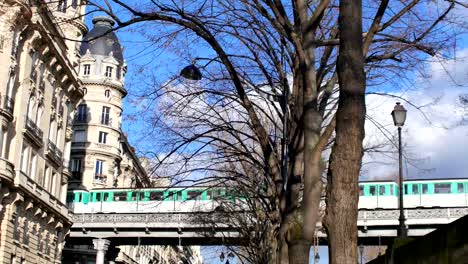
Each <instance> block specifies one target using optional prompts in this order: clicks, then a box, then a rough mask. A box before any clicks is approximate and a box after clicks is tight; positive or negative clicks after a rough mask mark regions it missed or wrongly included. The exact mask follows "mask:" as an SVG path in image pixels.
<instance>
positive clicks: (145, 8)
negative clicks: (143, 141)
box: [88, 0, 457, 263]
mask: <svg viewBox="0 0 468 264" xmlns="http://www.w3.org/2000/svg"><path fill="white" fill-rule="evenodd" d="M337 3H338V1H330V0H321V1H303V0H294V1H276V0H249V1H247V0H218V1H214V0H213V1H189V2H187V1H182V2H180V3H179V2H177V1H173V2H165V1H157V0H151V1H138V2H135V3H129V2H127V1H120V0H110V1H107V0H104V1H97V0H90V1H89V2H88V5H89V6H90V10H89V12H96V11H99V12H103V13H105V14H107V15H109V16H111V17H112V18H113V19H114V20H115V21H116V22H117V26H116V28H115V29H114V30H116V29H120V28H124V27H128V26H135V25H137V24H140V25H144V32H142V34H144V35H146V36H148V37H150V38H151V39H152V40H154V41H155V42H157V43H160V44H161V43H164V44H161V45H171V44H173V43H175V44H177V43H178V42H177V39H190V40H192V41H194V42H195V43H197V44H200V45H203V46H204V47H206V49H207V50H209V52H207V53H208V54H209V57H208V58H207V61H206V64H205V65H203V66H202V70H203V74H204V76H205V79H204V80H203V82H202V83H201V84H199V85H195V86H197V89H196V90H194V91H189V93H188V94H189V95H197V96H195V97H191V96H186V95H184V94H179V97H178V98H176V99H177V100H187V99H188V98H199V96H198V95H204V96H205V97H204V98H203V100H202V101H203V102H205V103H206V109H213V108H218V107H222V108H224V109H227V108H229V107H232V108H233V109H236V113H237V116H236V117H235V118H234V117H232V116H229V115H227V116H224V115H220V114H216V113H222V111H207V110H206V109H205V110H204V111H200V110H199V109H191V110H195V111H194V112H193V113H192V116H193V118H192V119H190V118H188V119H187V117H184V118H185V120H184V119H181V120H178V121H177V122H173V121H170V122H168V121H167V120H163V119H161V118H159V117H158V116H155V117H154V118H153V121H154V123H153V124H158V125H159V127H160V128H163V129H161V130H158V132H160V131H164V132H166V133H167V134H166V135H165V136H166V137H167V143H168V146H172V147H170V148H168V149H166V150H167V151H166V152H167V153H166V155H165V156H164V158H162V160H163V161H171V158H169V157H177V158H176V159H172V162H174V160H176V161H177V162H180V161H183V166H180V167H179V170H178V171H177V174H179V175H184V177H185V178H184V180H187V178H186V177H187V176H189V175H190V176H191V177H193V175H194V173H195V172H204V173H206V172H216V173H219V174H220V172H226V173H225V174H223V175H224V176H226V175H228V176H229V177H232V175H235V174H242V175H244V176H246V177H247V178H248V177H252V175H250V174H247V173H246V174H244V173H243V172H242V171H241V170H238V169H233V168H238V167H237V166H240V165H234V167H232V166H227V164H232V163H235V164H242V163H247V164H249V165H251V166H252V167H254V168H256V169H257V170H258V171H259V172H260V173H261V175H260V178H261V179H262V181H263V182H266V183H267V184H265V187H266V188H267V192H268V193H269V194H271V195H272V197H273V199H270V202H271V205H270V206H272V208H275V210H273V212H276V213H275V214H272V216H273V218H272V221H273V223H277V224H278V226H279V230H277V232H276V233H275V235H276V238H277V239H276V241H277V244H276V245H274V246H273V247H274V248H276V251H277V254H274V256H272V257H271V258H270V261H271V262H277V263H288V262H291V263H308V262H309V249H310V246H311V244H312V241H313V238H314V234H315V229H316V223H317V222H318V221H319V214H318V212H319V210H318V209H319V204H320V197H321V193H322V181H321V178H322V176H323V174H324V170H325V169H326V165H325V164H324V162H323V160H322V152H323V150H324V148H325V147H326V146H327V145H328V144H329V142H330V138H331V137H332V135H333V133H336V139H335V141H334V144H335V146H334V149H333V150H332V154H331V159H330V160H331V163H330V164H329V170H328V182H327V186H328V187H327V190H328V191H327V196H328V206H329V208H328V209H329V210H328V215H327V216H326V225H327V230H328V236H329V237H330V252H331V263H352V262H354V261H355V260H356V257H357V255H356V250H355V248H356V246H355V245H356V237H357V229H356V224H355V223H356V221H355V220H356V219H355V218H356V217H357V198H358V195H357V193H358V192H357V182H358V176H359V170H360V165H361V158H362V138H363V136H364V131H363V123H364V117H365V107H364V92H365V91H366V88H365V86H364V84H367V85H368V87H369V86H370V85H376V84H378V83H379V82H382V81H386V80H392V79H395V77H396V76H397V77H404V76H403V74H404V72H405V71H407V70H408V69H411V68H417V67H418V66H420V65H421V63H420V62H421V61H423V60H424V58H425V57H426V56H428V55H429V56H432V55H434V54H436V53H441V52H443V51H444V48H446V47H448V46H449V45H447V43H450V41H451V38H450V33H449V32H451V31H450V30H447V26H449V24H448V23H449V22H451V19H452V17H450V12H451V11H452V10H453V9H454V7H455V5H456V4H457V2H455V1H445V2H438V1H436V2H434V1H420V0H412V1H409V2H399V1H391V2H390V1H388V0H382V1H365V2H364V5H363V6H361V2H360V1H351V0H350V1H344V0H343V1H340V2H339V5H337ZM361 24H362V25H363V29H361V26H360V25H361ZM148 29H150V30H148ZM152 33H154V34H158V35H153V34H152ZM200 61H201V60H200ZM363 67H365V69H363ZM364 70H365V71H364ZM364 72H366V75H367V81H365V79H364V76H363V73H364ZM288 78H289V79H291V82H290V81H289V80H288ZM166 85H167V83H164V85H163V86H166ZM185 86H187V85H185ZM188 86H190V85H188ZM179 87H182V86H179ZM265 87H268V89H265ZM262 91H266V93H267V94H268V95H270V96H272V97H276V98H280V101H282V102H283V103H281V104H274V103H273V104H267V105H268V106H269V107H270V108H269V109H271V112H269V111H267V112H265V107H264V105H259V104H258V103H257V102H256V101H255V100H253V99H252V96H251V94H252V93H256V94H260V93H262ZM335 91H339V99H338V104H337V103H336V95H334V92H335ZM171 93H173V94H176V93H177V92H176V91H173V90H172V92H171ZM162 94H167V90H166V89H164V88H162V89H160V90H159V91H157V92H155V93H152V94H151V95H152V96H153V97H152V99H153V100H154V101H152V102H154V103H155V104H164V103H165V101H164V100H160V99H161V98H162V97H161V95H162ZM180 95H183V96H180ZM197 100H198V99H197ZM190 103H191V102H190V101H188V102H187V103H184V104H178V105H177V106H178V107H181V109H175V108H174V107H172V109H171V111H173V112H172V113H180V110H185V109H186V108H187V107H189V106H190ZM184 107H185V109H184ZM167 109H170V108H167ZM167 113H168V114H170V113H171V112H167ZM271 113H273V114H271ZM207 116H208V117H210V118H207ZM174 117H175V118H178V116H174ZM179 117H180V116H179ZM228 117H229V118H228ZM215 120H218V121H215ZM219 120H221V121H222V122H219ZM282 120H285V122H283V121H282ZM234 124H235V125H234ZM285 127H287V128H288V129H287V131H285V130H283V128H285ZM335 127H336V129H335ZM277 131H279V132H278V133H274V132H277ZM284 132H287V133H284ZM278 136H279V137H278ZM226 137H228V140H226ZM281 137H284V140H285V141H286V144H284V145H285V146H286V147H285V148H284V149H285V150H287V151H284V152H285V153H287V155H282V151H281V144H279V141H278V138H281ZM239 172H241V173H239ZM216 173H215V174H212V175H214V176H212V177H216ZM207 178H209V176H207V177H199V178H192V179H190V180H193V181H199V182H204V181H206V180H207ZM338 219H342V221H338Z"/></svg>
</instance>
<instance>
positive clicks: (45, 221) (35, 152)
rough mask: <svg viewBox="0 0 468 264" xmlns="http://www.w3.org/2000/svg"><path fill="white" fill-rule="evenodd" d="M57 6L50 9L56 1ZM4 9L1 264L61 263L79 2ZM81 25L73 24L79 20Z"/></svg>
mask: <svg viewBox="0 0 468 264" xmlns="http://www.w3.org/2000/svg"><path fill="white" fill-rule="evenodd" d="M50 3H52V2H50ZM50 3H49V1H40V0H30V1H25V0H4V1H2V4H1V5H0V65H1V66H2V67H0V98H1V100H0V150H1V151H0V263H2V264H7V263H8V264H12V263H14V264H19V263H41V264H47V263H60V257H61V251H62V246H63V243H64V237H65V235H66V234H67V233H68V230H69V228H70V226H71V224H72V223H71V217H70V213H69V211H68V208H67V207H66V206H65V197H66V191H67V184H68V179H69V177H70V176H71V174H70V172H69V171H68V163H69V153H70V152H69V150H70V147H71V136H72V124H71V122H70V120H72V119H71V118H72V117H73V116H74V113H73V111H74V109H75V108H76V106H77V105H78V103H79V101H80V100H81V98H82V97H83V90H82V88H81V86H82V84H81V81H80V80H79V78H78V75H77V72H76V69H77V68H78V64H77V61H78V57H79V51H78V50H77V48H78V46H77V42H75V41H72V40H65V39H66V38H69V39H78V40H79V39H81V36H83V35H84V34H85V33H86V31H87V27H86V25H85V24H84V22H83V20H81V19H80V18H79V17H80V16H79V15H80V14H83V11H84V10H83V9H82V8H81V7H80V6H79V2H78V0H74V1H69V5H66V3H65V2H63V1H54V4H50ZM76 17H78V18H77V19H72V18H76Z"/></svg>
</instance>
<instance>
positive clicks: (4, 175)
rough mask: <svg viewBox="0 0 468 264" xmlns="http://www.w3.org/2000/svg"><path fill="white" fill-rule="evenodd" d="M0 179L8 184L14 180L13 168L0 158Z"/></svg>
mask: <svg viewBox="0 0 468 264" xmlns="http://www.w3.org/2000/svg"><path fill="white" fill-rule="evenodd" d="M0 179H1V180H6V181H9V182H13V181H14V180H15V166H14V165H13V163H11V162H9V161H8V160H6V159H4V158H0Z"/></svg>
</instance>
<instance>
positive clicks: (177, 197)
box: [168, 192, 182, 201]
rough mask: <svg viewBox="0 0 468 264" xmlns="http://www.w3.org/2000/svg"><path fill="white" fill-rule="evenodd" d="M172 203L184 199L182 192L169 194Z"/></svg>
mask: <svg viewBox="0 0 468 264" xmlns="http://www.w3.org/2000/svg"><path fill="white" fill-rule="evenodd" d="M168 198H169V200H170V201H179V200H180V199H181V198H182V193H181V192H169V196H168Z"/></svg>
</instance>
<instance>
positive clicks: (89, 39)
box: [80, 17, 123, 63]
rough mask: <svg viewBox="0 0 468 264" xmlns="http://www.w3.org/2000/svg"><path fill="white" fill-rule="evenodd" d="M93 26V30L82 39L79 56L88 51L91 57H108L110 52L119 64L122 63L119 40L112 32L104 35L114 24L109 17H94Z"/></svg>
mask: <svg viewBox="0 0 468 264" xmlns="http://www.w3.org/2000/svg"><path fill="white" fill-rule="evenodd" d="M93 24H94V27H93V29H92V30H91V31H89V32H88V34H86V36H85V37H84V38H83V41H84V42H83V43H82V44H81V47H80V54H81V55H84V54H86V51H87V50H89V52H90V53H91V54H93V55H103V56H109V54H110V53H111V52H112V53H113V56H114V58H115V59H116V60H117V61H118V62H119V63H123V55H122V47H121V46H120V42H119V39H118V38H117V36H116V35H115V33H114V32H109V33H107V34H105V33H106V32H108V31H109V30H110V29H112V27H113V26H114V24H115V22H114V21H113V20H112V19H111V18H109V17H95V18H93ZM104 34H105V35H104ZM96 37H98V38H96Z"/></svg>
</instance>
